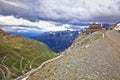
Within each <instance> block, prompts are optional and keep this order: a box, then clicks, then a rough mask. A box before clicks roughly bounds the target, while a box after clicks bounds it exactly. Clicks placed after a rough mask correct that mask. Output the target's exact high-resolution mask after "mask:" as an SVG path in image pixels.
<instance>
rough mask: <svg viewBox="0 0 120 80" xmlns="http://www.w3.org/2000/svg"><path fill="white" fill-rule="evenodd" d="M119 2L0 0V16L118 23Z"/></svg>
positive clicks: (96, 0) (94, 0)
mask: <svg viewBox="0 0 120 80" xmlns="http://www.w3.org/2000/svg"><path fill="white" fill-rule="evenodd" d="M119 4H120V0H0V14H1V15H14V16H16V17H23V18H26V19H28V20H32V21H36V20H39V19H40V20H48V21H56V22H61V23H70V24H79V23H81V22H93V21H98V22H118V21H119V19H120V17H119V16H120V14H119V13H120V5H119Z"/></svg>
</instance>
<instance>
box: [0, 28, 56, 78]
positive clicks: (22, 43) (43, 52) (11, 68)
mask: <svg viewBox="0 0 120 80" xmlns="http://www.w3.org/2000/svg"><path fill="white" fill-rule="evenodd" d="M53 57H55V53H54V52H53V51H52V50H51V49H50V48H49V47H48V46H47V45H45V44H44V43H42V42H38V41H35V40H32V39H28V38H24V37H21V36H13V35H10V34H8V33H6V32H4V31H3V30H1V29H0V80H12V79H13V78H16V77H17V76H19V75H22V74H24V73H25V72H27V71H29V70H31V69H33V68H36V67H38V66H39V65H40V64H41V63H43V62H44V61H46V60H48V59H50V58H53Z"/></svg>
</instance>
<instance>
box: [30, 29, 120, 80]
mask: <svg viewBox="0 0 120 80" xmlns="http://www.w3.org/2000/svg"><path fill="white" fill-rule="evenodd" d="M111 34H112V35H111ZM113 36H114V37H113ZM117 40H120V33H119V32H116V31H105V32H101V31H99V32H95V33H92V34H90V35H85V36H80V37H79V38H77V39H76V40H75V41H74V43H73V44H72V46H71V47H70V48H69V49H67V50H66V51H65V52H63V53H62V56H61V57H60V58H58V59H57V60H55V61H52V62H50V63H47V64H45V65H44V66H43V68H41V69H40V70H38V71H36V72H35V73H33V74H32V75H31V76H30V77H29V78H28V80H120V46H119V45H120V42H118V41H117Z"/></svg>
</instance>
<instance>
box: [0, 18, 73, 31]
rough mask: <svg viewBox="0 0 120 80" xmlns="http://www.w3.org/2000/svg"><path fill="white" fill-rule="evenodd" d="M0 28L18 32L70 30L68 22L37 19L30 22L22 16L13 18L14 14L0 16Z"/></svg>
mask: <svg viewBox="0 0 120 80" xmlns="http://www.w3.org/2000/svg"><path fill="white" fill-rule="evenodd" d="M0 25H1V26H0V28H2V29H3V30H5V31H8V32H10V31H18V32H30V31H37V32H39V31H43V32H45V31H63V30H72V28H71V27H70V25H69V24H59V23H56V22H51V21H41V20H40V21H37V22H31V21H29V20H26V19H23V18H19V19H17V18H15V17H14V16H0Z"/></svg>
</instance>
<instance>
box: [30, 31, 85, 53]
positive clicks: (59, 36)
mask: <svg viewBox="0 0 120 80" xmlns="http://www.w3.org/2000/svg"><path fill="white" fill-rule="evenodd" d="M83 31H84V30H80V31H69V30H67V31H57V32H55V31H51V32H45V33H43V34H40V35H38V36H34V37H31V38H32V39H35V40H38V41H41V42H44V43H45V44H47V45H48V46H49V47H50V48H51V49H52V50H53V51H55V52H62V51H64V50H65V49H67V48H68V47H69V46H70V45H71V44H72V42H73V41H74V39H75V38H77V37H78V36H79V35H80V34H81V33H83Z"/></svg>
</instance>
